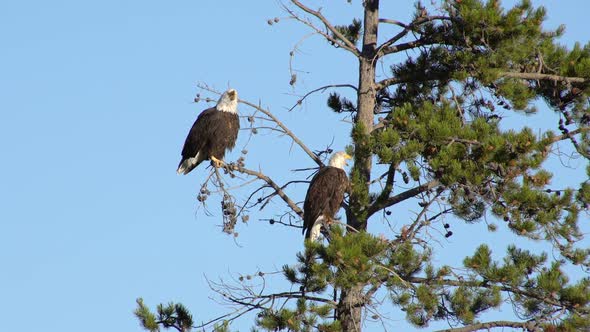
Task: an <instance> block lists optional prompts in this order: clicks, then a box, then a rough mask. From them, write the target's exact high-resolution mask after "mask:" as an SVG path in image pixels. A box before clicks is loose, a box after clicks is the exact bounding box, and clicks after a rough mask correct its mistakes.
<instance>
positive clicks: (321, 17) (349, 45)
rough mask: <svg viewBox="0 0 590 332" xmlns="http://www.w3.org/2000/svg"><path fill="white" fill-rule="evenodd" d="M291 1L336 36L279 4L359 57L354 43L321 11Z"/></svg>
mask: <svg viewBox="0 0 590 332" xmlns="http://www.w3.org/2000/svg"><path fill="white" fill-rule="evenodd" d="M291 2H292V3H293V4H294V5H295V6H297V7H298V8H299V9H301V10H303V11H304V12H306V13H308V14H310V15H312V16H314V17H316V18H317V19H318V20H320V21H321V22H322V23H323V24H324V27H325V28H326V29H327V30H328V31H330V32H331V33H332V34H334V36H336V37H337V38H334V37H332V36H330V35H329V34H327V33H326V32H324V31H322V30H320V29H319V28H318V27H316V26H315V25H313V24H312V23H311V22H309V21H307V20H304V19H302V18H301V17H299V16H298V15H297V14H296V13H295V12H293V11H292V10H291V9H289V8H288V7H287V6H285V5H284V4H281V5H282V6H283V9H284V10H285V11H287V13H289V14H290V15H291V16H292V17H293V18H294V19H296V20H297V21H299V22H301V23H303V24H305V25H307V26H308V27H310V28H312V29H313V30H315V31H316V32H317V33H319V34H321V35H322V36H323V37H324V38H326V39H327V40H329V41H331V42H333V43H335V44H336V45H338V46H339V47H341V48H343V49H345V50H347V51H349V52H351V53H352V54H354V55H355V56H357V57H359V56H360V53H361V52H360V51H359V50H358V49H357V48H356V45H354V43H352V42H351V41H350V40H348V38H346V37H345V36H344V35H343V34H342V33H340V31H338V30H337V29H336V28H335V27H334V26H332V24H331V23H330V21H328V19H326V18H325V17H324V15H322V13H321V12H320V11H319V10H318V11H316V10H312V9H311V8H309V7H307V6H305V5H304V4H302V3H301V2H299V1H298V0H291Z"/></svg>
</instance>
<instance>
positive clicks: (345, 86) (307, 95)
mask: <svg viewBox="0 0 590 332" xmlns="http://www.w3.org/2000/svg"><path fill="white" fill-rule="evenodd" d="M329 88H351V89H354V90H355V91H358V89H357V87H356V86H354V85H352V84H330V85H324V86H322V87H319V88H317V89H313V90H311V91H309V92H308V93H306V94H305V95H303V97H301V98H299V100H297V103H296V104H295V105H293V106H292V107H291V108H289V112H291V111H292V110H294V109H295V107H297V106H299V105H301V103H303V101H304V100H305V98H307V97H309V96H310V95H312V94H314V93H316V92H318V91H321V92H322V93H323V92H324V91H326V90H327V89H329Z"/></svg>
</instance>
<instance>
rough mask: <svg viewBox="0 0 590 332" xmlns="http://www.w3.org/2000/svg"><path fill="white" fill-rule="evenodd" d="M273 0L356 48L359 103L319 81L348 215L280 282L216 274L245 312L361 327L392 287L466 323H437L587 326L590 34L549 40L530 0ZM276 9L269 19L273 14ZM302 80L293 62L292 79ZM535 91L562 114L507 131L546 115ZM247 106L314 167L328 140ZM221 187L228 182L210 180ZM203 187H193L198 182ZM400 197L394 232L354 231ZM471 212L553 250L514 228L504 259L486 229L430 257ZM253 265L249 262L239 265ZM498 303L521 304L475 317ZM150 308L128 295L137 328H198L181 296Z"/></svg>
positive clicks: (415, 318) (431, 313) (417, 314)
mask: <svg viewBox="0 0 590 332" xmlns="http://www.w3.org/2000/svg"><path fill="white" fill-rule="evenodd" d="M349 2H350V1H349ZM283 8H284V10H285V11H286V12H287V13H288V15H289V16H290V17H291V18H293V19H295V20H297V21H299V22H301V23H302V24H303V25H305V26H306V27H307V28H310V29H312V31H313V32H315V33H317V34H319V35H321V36H322V37H323V38H325V39H326V41H327V42H328V43H329V44H330V45H331V46H333V47H335V48H338V49H340V50H342V51H343V52H348V53H350V54H352V55H353V56H354V57H356V58H357V59H358V63H359V66H358V79H359V80H358V85H357V86H354V87H353V88H354V89H355V90H356V100H350V99H348V98H346V97H344V96H343V95H341V94H339V93H338V92H337V89H338V88H340V87H341V86H339V85H332V86H326V87H322V88H321V89H323V90H326V89H335V91H336V92H333V93H331V94H330V96H329V98H328V100H327V105H328V107H329V108H330V109H332V110H333V111H334V112H337V113H340V114H344V115H348V116H351V118H352V119H353V123H352V125H351V136H350V145H349V151H348V152H350V153H351V154H352V155H354V165H353V167H352V170H351V172H350V174H349V178H350V180H351V186H352V190H351V192H350V196H349V198H348V200H347V204H345V205H346V206H345V210H346V218H345V219H346V220H345V221H346V222H345V223H346V227H339V226H334V227H333V228H332V229H331V230H330V241H329V243H328V242H326V243H309V242H308V243H306V244H305V250H304V252H302V253H299V254H297V263H296V264H295V265H285V266H284V267H283V271H282V272H283V276H284V277H285V279H286V280H288V282H289V283H291V284H292V286H291V287H290V289H291V291H286V292H282V293H273V294H253V293H245V295H244V294H238V295H237V294H236V293H232V291H231V290H228V289H225V290H223V289H222V290H220V291H219V292H220V293H221V294H222V295H223V297H224V298H226V299H227V300H229V301H230V302H231V301H233V302H234V303H238V304H240V305H242V306H244V308H245V310H247V311H256V312H257V318H256V321H255V325H256V326H257V327H258V328H260V329H263V330H269V331H276V330H289V331H314V330H320V331H361V330H362V322H363V320H364V319H367V318H373V319H378V318H379V317H378V315H377V314H376V315H374V316H375V317H365V316H366V313H367V312H369V311H365V310H364V309H367V308H373V307H376V306H378V305H379V304H378V303H377V301H376V300H375V295H376V294H387V296H388V300H389V301H390V303H391V304H392V305H393V306H395V307H397V308H399V309H401V310H402V311H403V312H404V313H405V315H406V319H407V320H408V321H409V322H410V323H411V324H413V325H414V326H416V327H426V326H428V324H429V323H432V322H435V321H449V322H453V323H455V324H456V325H463V327H457V328H451V329H449V330H448V331H475V330H481V329H489V328H492V327H513V328H520V329H524V330H528V331H542V330H544V331H558V330H559V331H582V330H590V305H589V304H590V278H588V276H587V271H588V268H590V259H589V255H590V249H588V248H583V247H582V246H580V241H581V240H582V239H583V235H584V234H583V231H582V229H581V227H583V226H582V225H581V224H580V221H581V220H583V216H584V215H585V213H587V211H588V206H589V205H588V204H589V203H590V184H589V183H588V178H589V176H590V166H588V163H587V162H588V160H589V159H590V146H589V143H590V140H589V137H588V131H589V130H590V110H589V96H590V84H589V82H590V44H587V45H586V46H581V45H579V44H576V45H575V46H574V47H573V48H572V49H568V48H566V47H564V46H561V45H559V44H558V41H557V39H558V38H559V37H560V36H561V35H562V33H563V31H564V29H563V27H560V28H558V29H556V30H554V31H547V30H545V29H544V28H543V21H544V20H545V17H546V13H545V10H544V9H543V8H535V7H534V6H533V5H532V4H531V2H530V1H528V0H523V1H521V2H520V3H518V4H517V5H515V6H514V7H512V8H509V9H506V8H503V7H502V5H501V3H500V1H497V0H488V1H482V0H446V1H441V2H438V3H435V4H431V5H428V6H424V5H423V4H421V3H420V2H418V3H417V4H416V6H415V8H414V15H413V18H412V20H411V22H407V23H403V22H400V21H397V20H393V19H389V18H384V17H388V16H389V15H392V13H380V12H379V9H380V3H379V0H365V1H363V13H362V15H363V17H362V19H353V20H352V22H351V23H350V24H346V25H335V24H333V23H331V22H330V21H328V19H327V18H326V17H325V16H324V15H323V14H322V11H320V10H319V9H314V8H311V7H309V6H307V5H305V4H303V3H301V2H300V1H298V0H290V1H289V4H283ZM276 23H279V20H278V19H275V20H270V21H269V24H276ZM383 25H394V26H396V27H397V28H399V29H398V33H396V34H394V35H391V36H381V35H379V30H380V28H381V27H382V26H383ZM395 55H397V56H396V57H394V56H395ZM391 58H394V59H400V58H401V59H402V60H401V61H398V62H394V61H393V60H391ZM379 63H387V64H391V65H390V76H389V77H387V78H384V79H381V80H378V79H377V75H376V66H377V64H379ZM296 80H297V77H296V75H295V74H293V75H292V78H291V83H292V84H296ZM319 90H320V89H318V90H314V91H312V92H310V94H311V93H313V92H317V91H319ZM305 96H308V95H305ZM304 98H305V97H303V98H302V99H301V100H300V101H299V103H301V102H302V100H303V99H304ZM539 100H542V101H543V102H544V103H545V104H546V105H547V106H548V107H547V109H544V110H543V111H542V112H554V113H556V114H557V115H558V119H559V120H558V122H557V123H555V129H554V130H543V129H541V128H538V127H533V126H532V125H534V123H526V124H519V125H518V126H514V125H511V126H512V127H516V128H514V129H506V128H507V126H506V125H505V123H506V122H507V121H508V120H506V119H505V118H506V117H509V115H510V114H514V113H525V114H536V113H538V112H540V111H538V110H537V109H536V107H535V103H538V101H539ZM245 103H246V104H247V105H249V106H250V107H252V108H254V109H256V110H257V111H258V112H262V113H263V114H265V115H266V116H267V117H268V118H269V119H271V120H272V121H273V122H275V123H276V125H277V127H278V128H279V129H280V130H281V131H282V132H283V133H285V134H286V135H288V136H290V137H291V138H292V139H293V140H294V141H295V143H296V144H297V145H299V146H300V147H301V148H302V149H304V150H305V152H306V153H307V154H308V155H309V157H310V158H312V159H313V160H314V161H315V162H316V163H318V165H322V164H323V161H322V158H321V157H322V155H324V154H325V153H324V152H326V151H323V152H320V153H316V152H312V151H311V150H310V149H309V148H307V147H306V145H305V144H304V143H303V142H301V141H300V140H298V139H297V137H296V136H295V135H294V134H293V133H292V132H290V131H289V130H288V128H287V127H286V126H285V125H284V124H283V123H282V122H280V121H279V120H278V119H277V118H276V117H275V116H274V115H273V114H272V113H270V112H269V111H268V110H266V109H263V108H261V107H260V106H259V105H256V104H252V103H248V102H245ZM248 121H249V122H254V118H250V117H249V118H248ZM560 143H561V145H560V146H565V144H567V145H568V146H569V149H571V151H572V153H573V154H574V155H575V156H576V157H579V158H581V159H582V160H584V162H585V163H586V165H587V169H586V175H585V179H584V181H582V182H581V183H579V184H578V185H576V186H570V187H560V188H555V187H552V186H551V184H552V182H551V181H552V179H553V178H554V177H555V175H556V174H555V172H550V171H549V170H548V166H547V164H548V163H547V161H548V160H549V159H550V158H551V155H552V153H553V152H555V149H556V146H557V144H560ZM216 172H217V171H216ZM224 172H225V173H226V174H229V176H232V174H233V173H234V172H239V173H243V174H246V175H250V176H252V177H254V178H257V179H259V180H261V181H263V183H264V184H265V186H266V187H268V188H271V189H272V190H273V192H272V194H271V195H268V196H266V197H261V198H260V199H259V200H258V202H257V203H258V204H265V202H266V201H267V200H268V199H271V198H273V197H279V198H280V199H282V200H283V201H284V202H285V203H286V204H287V206H288V208H290V209H291V210H292V215H294V216H296V215H299V216H301V214H302V211H301V208H300V207H299V206H298V205H297V204H296V203H295V201H296V200H294V199H292V198H290V197H289V196H288V194H287V193H286V189H285V188H286V186H280V185H278V184H277V183H275V182H274V181H273V180H272V179H271V178H269V177H268V176H266V175H264V174H262V173H261V172H257V171H252V170H249V169H246V168H245V167H244V165H243V163H241V162H240V161H238V162H237V163H231V164H228V165H227V167H226V168H225V170H224ZM217 176H221V175H220V174H219V172H217ZM218 185H219V186H221V187H222V188H224V187H223V185H222V182H221V181H219V182H218ZM203 188H205V189H204V190H201V195H200V199H203V200H204V199H206V198H207V196H208V191H207V190H206V184H205V185H204V187H203ZM408 188H409V189H408ZM224 191H225V190H224ZM251 197H253V196H251ZM408 202H415V204H416V205H415V210H417V211H418V213H417V215H416V216H415V218H413V219H411V220H396V222H397V225H398V226H397V228H396V229H394V230H393V231H392V234H391V236H390V237H384V236H376V235H373V234H370V233H368V232H366V230H367V225H368V224H369V223H370V222H372V221H374V220H377V219H378V218H381V219H384V220H389V218H393V217H395V216H396V209H401V206H402V205H403V204H406V203H408ZM402 203H403V204H402ZM236 206H241V207H244V206H247V204H246V203H240V202H237V201H236V199H235V198H233V197H232V196H231V193H230V192H227V191H225V194H224V197H223V204H222V207H223V209H224V216H225V217H224V225H226V228H225V229H226V230H228V231H229V232H232V231H233V228H234V226H235V223H236V220H237V218H238V216H239V214H240V213H242V212H241V211H243V210H244V209H241V210H240V209H236ZM404 206H405V205H404ZM238 210H240V211H238ZM226 212H227V213H226ZM451 216H453V217H452V218H451ZM242 217H243V218H247V216H246V215H245V214H243V215H242ZM489 220H498V221H499V225H497V224H496V223H495V222H489ZM585 221H587V219H585ZM274 222H281V223H282V221H280V220H274V219H271V223H274ZM481 222H486V223H487V224H488V230H489V232H495V231H497V229H498V228H505V229H508V230H510V231H511V232H513V233H514V234H515V235H517V236H518V237H519V239H520V240H521V241H522V243H526V242H529V241H540V242H542V243H546V244H548V245H549V247H550V248H553V250H552V251H551V252H550V254H548V253H546V252H541V253H536V252H533V251H531V250H528V249H525V248H523V246H521V245H520V244H521V242H519V243H518V244H515V245H510V246H509V247H508V248H506V254H505V256H504V258H503V259H501V260H498V259H496V258H495V257H494V255H493V253H492V248H490V246H488V245H486V244H482V245H481V246H479V247H478V248H477V249H476V251H475V252H474V253H472V254H467V253H466V254H465V255H466V257H465V259H464V260H463V265H462V266H447V265H440V264H437V260H435V259H433V257H434V255H435V253H436V252H437V251H439V250H444V249H441V246H440V245H439V243H438V241H440V240H441V239H444V238H448V237H451V236H452V235H453V233H452V228H458V227H461V225H462V224H465V223H481ZM289 223H291V221H289ZM429 229H437V230H440V231H442V235H441V236H437V235H432V234H430V232H429V231H428V230H429ZM571 266H581V267H582V269H583V271H584V273H585V274H586V277H583V278H577V279H576V280H570V278H569V277H568V274H567V273H566V271H567V270H568V269H569V268H570V267H571ZM265 277H266V276H265V275H264V273H262V272H260V273H258V274H256V275H253V276H248V278H247V279H248V280H249V279H251V278H265ZM233 290H234V291H235V289H233ZM279 299H280V300H282V301H281V303H280V305H279V304H278V301H275V300H279ZM505 302H509V303H510V305H511V306H512V307H513V308H514V310H515V312H517V313H518V315H517V319H513V320H501V321H487V322H482V321H480V319H481V317H482V316H483V315H485V313H486V312H489V311H491V310H493V309H497V308H499V307H500V306H501V305H502V304H503V303H505ZM286 303H288V304H290V305H286ZM157 311H158V313H157V315H156V314H153V313H151V312H150V310H149V309H148V308H147V307H146V306H145V305H144V304H143V302H142V301H141V300H138V309H137V311H136V315H137V316H138V317H139V318H140V320H141V322H142V324H143V326H144V327H145V328H146V329H147V330H150V331H157V330H159V328H160V327H173V328H176V329H177V330H179V331H186V330H187V328H188V327H190V326H192V318H191V316H190V314H189V313H188V311H187V310H186V309H185V308H184V307H183V306H182V305H179V304H169V305H168V306H162V305H160V307H158V309H157ZM233 318H234V317H232V316H231V315H229V316H225V317H223V318H221V319H220V320H218V321H215V322H212V324H213V323H216V324H217V325H216V326H215V327H214V329H215V330H220V331H221V330H227V329H229V322H231V320H232V319H233Z"/></svg>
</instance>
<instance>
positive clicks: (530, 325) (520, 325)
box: [436, 320, 535, 332]
mask: <svg viewBox="0 0 590 332" xmlns="http://www.w3.org/2000/svg"><path fill="white" fill-rule="evenodd" d="M494 327H512V328H515V329H523V330H525V331H534V328H535V322H534V321H528V322H511V321H507V320H497V321H492V322H486V323H478V324H471V325H468V326H464V327H457V328H452V329H446V330H438V331H436V332H471V331H479V330H489V329H491V328H494Z"/></svg>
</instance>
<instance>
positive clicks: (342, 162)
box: [328, 151, 352, 169]
mask: <svg viewBox="0 0 590 332" xmlns="http://www.w3.org/2000/svg"><path fill="white" fill-rule="evenodd" d="M349 159H352V157H351V156H350V155H348V154H347V153H346V152H344V151H338V152H336V153H334V154H333V155H332V157H331V158H330V163H329V164H328V165H329V166H332V167H338V168H340V169H344V166H348V160H349Z"/></svg>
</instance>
